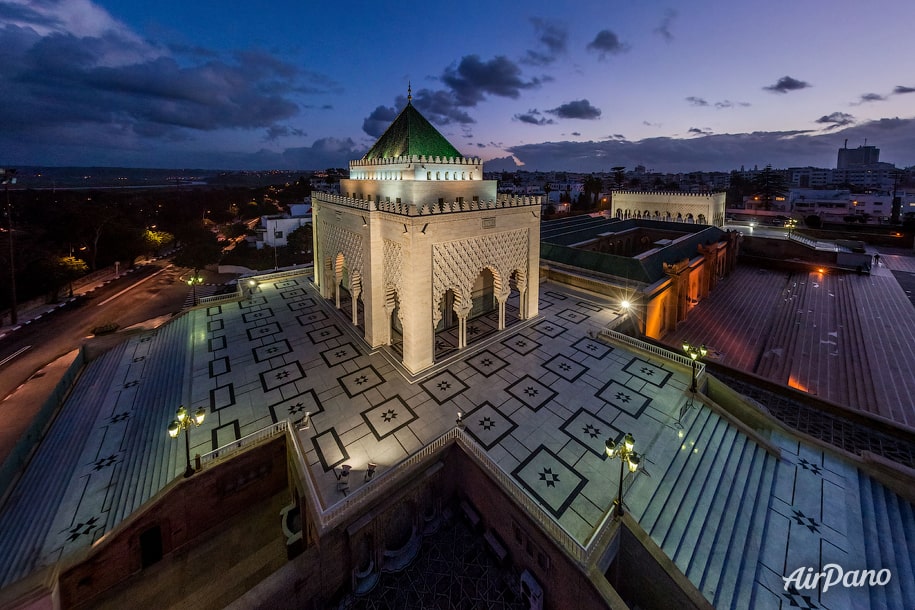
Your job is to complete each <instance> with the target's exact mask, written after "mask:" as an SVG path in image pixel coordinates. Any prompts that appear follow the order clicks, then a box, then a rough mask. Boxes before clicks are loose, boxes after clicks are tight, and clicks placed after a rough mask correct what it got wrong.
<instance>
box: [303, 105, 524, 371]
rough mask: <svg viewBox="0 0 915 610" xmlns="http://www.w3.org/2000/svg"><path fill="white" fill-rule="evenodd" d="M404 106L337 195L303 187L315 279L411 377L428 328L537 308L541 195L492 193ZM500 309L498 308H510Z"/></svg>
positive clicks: (502, 321)
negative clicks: (310, 210) (308, 201)
mask: <svg viewBox="0 0 915 610" xmlns="http://www.w3.org/2000/svg"><path fill="white" fill-rule="evenodd" d="M407 99H408V101H407V105H406V107H405V108H404V109H403V110H402V111H401V113H400V114H399V115H398V116H397V118H396V119H395V120H394V122H393V123H392V124H391V125H390V126H389V127H388V129H387V130H386V131H385V133H384V134H383V135H382V136H381V138H379V139H378V141H377V142H376V143H375V145H374V146H372V148H371V149H369V152H368V153H366V155H365V156H364V157H363V158H362V159H359V160H354V161H351V162H350V178H349V179H344V180H341V181H340V194H339V195H334V194H330V193H322V192H314V193H313V194H312V202H313V204H314V223H315V231H314V242H315V246H314V252H315V281H316V283H317V284H318V287H319V288H320V290H321V295H322V296H323V297H324V298H326V299H330V300H332V301H334V303H335V305H336V307H337V308H338V309H343V310H348V311H347V313H348V314H349V315H350V316H351V318H352V323H353V325H354V326H356V327H357V328H359V330H360V332H362V333H363V334H364V336H365V340H366V342H367V343H368V344H369V345H371V346H372V347H373V348H382V347H385V346H389V349H391V350H393V351H394V352H395V353H397V354H398V355H399V357H400V358H401V362H402V364H403V366H404V367H405V368H406V369H407V370H408V371H410V372H411V373H417V372H419V371H422V370H424V369H426V368H428V367H430V366H432V365H433V364H434V363H435V360H436V357H437V356H436V348H437V345H436V332H438V331H439V330H443V329H453V330H455V331H456V332H455V336H456V341H455V343H456V345H454V346H453V348H454V349H457V350H462V349H464V348H466V347H467V344H468V336H467V321H468V320H469V319H472V318H474V317H476V316H480V315H486V314H489V315H493V316H494V318H493V319H494V321H495V324H496V326H497V328H498V330H502V329H504V328H505V326H506V317H507V316H511V317H512V318H516V319H521V320H526V319H529V318H531V317H533V316H536V315H537V308H538V287H539V284H540V279H539V271H540V267H539V262H540V204H541V202H540V198H539V197H511V196H507V195H498V194H497V191H496V181H495V180H484V179H483V163H482V161H481V160H480V159H479V158H470V157H464V156H463V155H461V154H460V153H459V152H458V151H457V149H455V148H454V146H452V145H451V143H450V142H448V141H447V140H446V139H445V138H444V137H443V136H442V135H441V134H440V133H439V132H438V131H436V129H435V128H434V127H433V126H432V125H431V124H430V123H429V121H427V120H426V119H425V117H423V116H422V115H421V114H420V113H419V111H417V110H416V109H415V108H414V107H413V105H412V103H411V101H410V99H412V98H411V97H410V95H409V92H408V96H407ZM509 303H510V305H511V306H510V307H509V308H507V307H506V306H507V305H509Z"/></svg>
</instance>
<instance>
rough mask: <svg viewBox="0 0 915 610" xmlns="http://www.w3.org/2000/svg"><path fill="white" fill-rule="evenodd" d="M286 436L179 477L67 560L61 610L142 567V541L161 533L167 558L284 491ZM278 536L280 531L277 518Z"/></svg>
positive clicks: (62, 577) (87, 601)
mask: <svg viewBox="0 0 915 610" xmlns="http://www.w3.org/2000/svg"><path fill="white" fill-rule="evenodd" d="M285 451H286V437H285V436H283V435H280V436H277V437H276V438H275V439H274V440H272V441H270V442H268V443H264V444H261V445H258V446H255V447H253V448H252V449H250V450H249V451H246V452H244V453H242V454H240V455H238V456H237V457H236V458H235V459H233V460H228V461H227V462H225V463H223V464H220V465H219V466H216V467H213V468H210V469H206V470H204V471H202V472H199V473H197V474H195V475H194V476H193V477H191V478H188V479H183V478H179V479H177V480H175V481H174V482H172V483H171V484H170V485H168V486H167V487H166V488H165V489H163V490H162V491H161V492H159V494H157V495H156V496H155V497H154V498H153V499H152V500H150V501H149V502H147V503H146V504H145V505H144V506H143V507H142V508H141V509H140V510H139V511H137V512H136V513H134V514H133V515H131V516H130V517H129V518H128V519H127V520H126V521H124V522H122V523H121V524H120V525H118V526H117V527H115V528H114V530H112V531H110V532H108V533H107V534H106V535H105V536H103V537H102V539H101V540H100V541H99V542H98V543H96V545H95V546H94V547H92V548H89V549H86V550H85V551H83V552H82V553H80V554H78V555H76V556H74V557H72V558H71V559H69V560H65V562H64V565H63V566H62V567H61V568H60V578H59V581H58V587H59V595H60V604H61V607H64V608H73V607H78V606H86V605H91V600H92V599H93V598H94V597H96V596H97V595H99V594H101V593H103V592H104V591H106V590H108V589H109V588H111V587H114V586H117V585H118V584H119V583H121V582H122V581H124V580H126V579H127V578H128V577H130V576H132V575H134V574H136V573H137V572H139V571H141V570H142V569H143V568H144V566H143V559H142V553H143V549H142V548H141V542H140V540H141V536H144V535H147V532H151V531H154V530H155V529H156V528H158V530H159V540H160V545H161V554H162V556H166V555H169V554H170V553H173V552H175V551H176V550H178V549H181V548H182V547H185V546H186V545H189V544H193V543H194V542H195V540H196V539H197V538H198V537H199V536H201V535H202V534H205V533H206V532H208V531H210V530H212V529H213V528H218V527H220V526H221V525H222V524H223V523H224V522H225V521H227V520H228V519H229V518H231V517H232V516H234V515H236V514H239V513H241V512H243V511H244V510H245V509H246V508H247V507H249V506H250V505H252V504H255V503H256V502H258V501H259V500H260V499H262V498H265V497H269V496H272V495H274V494H276V493H278V492H279V491H281V490H283V489H285V488H286V486H287V485H286V468H285ZM276 527H277V533H279V531H280V522H279V516H277V522H276Z"/></svg>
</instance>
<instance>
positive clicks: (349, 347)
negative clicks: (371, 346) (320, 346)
mask: <svg viewBox="0 0 915 610" xmlns="http://www.w3.org/2000/svg"><path fill="white" fill-rule="evenodd" d="M359 355H360V354H359V350H358V349H356V346H355V345H353V344H352V343H344V344H343V345H338V346H337V347H332V348H330V349H326V350H324V351H323V352H321V358H323V359H324V362H325V363H326V364H327V367H328V368H333V367H335V366H337V365H338V364H343V363H344V362H349V361H350V360H353V359H355V358H358V357H359Z"/></svg>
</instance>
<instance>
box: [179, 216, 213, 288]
mask: <svg viewBox="0 0 915 610" xmlns="http://www.w3.org/2000/svg"><path fill="white" fill-rule="evenodd" d="M181 244H182V247H181V250H179V251H178V254H176V255H175V264H176V265H178V266H179V267H188V268H189V269H193V270H194V277H196V276H197V273H198V272H199V271H200V270H201V269H203V268H204V267H206V266H207V265H212V264H213V263H216V262H219V259H220V258H221V257H222V246H221V245H220V243H219V240H218V239H217V238H216V235H215V234H214V233H213V232H212V231H210V230H208V229H205V228H203V227H200V226H197V227H194V226H191V227H187V228H185V229H184V231H182V234H181Z"/></svg>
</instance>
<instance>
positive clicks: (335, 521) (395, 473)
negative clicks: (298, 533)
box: [289, 427, 586, 563]
mask: <svg viewBox="0 0 915 610" xmlns="http://www.w3.org/2000/svg"><path fill="white" fill-rule="evenodd" d="M289 436H291V441H292V444H293V445H294V446H295V448H296V451H295V453H297V454H298V455H299V456H302V455H304V453H303V452H302V447H301V445H300V442H299V439H298V435H297V434H296V433H295V430H294V428H292V427H290V428H289ZM455 442H456V443H457V444H458V445H459V446H460V447H461V449H462V450H464V453H465V454H467V455H468V456H470V457H471V459H473V460H474V462H476V463H477V465H479V466H480V467H481V468H482V469H483V470H484V471H486V473H487V474H488V475H489V476H490V477H491V478H492V479H493V480H494V481H495V482H496V483H497V484H498V485H499V487H500V488H501V489H502V490H503V492H505V493H506V494H507V495H508V496H510V497H511V498H512V499H513V500H514V501H515V502H516V503H517V504H518V505H520V506H521V507H522V509H523V510H525V511H526V512H527V513H528V515H529V516H530V517H531V518H532V519H533V520H534V521H536V522H537V523H538V524H539V525H540V527H541V528H542V529H543V530H544V532H545V533H546V534H548V535H550V536H551V537H552V538H553V540H555V541H556V542H557V544H559V546H560V547H561V548H562V549H563V550H565V551H566V553H568V555H569V556H570V557H571V558H572V559H574V560H575V561H578V562H582V563H583V562H584V561H585V559H586V552H585V548H584V547H583V546H582V545H581V544H580V543H579V542H578V541H576V540H575V538H573V537H572V535H571V534H569V533H568V532H567V531H565V529H563V528H562V526H561V525H559V523H557V522H556V521H555V520H554V519H553V518H552V517H550V516H549V515H548V514H547V513H546V511H545V510H544V509H543V508H542V507H540V506H539V505H538V504H537V503H536V502H535V501H534V500H533V499H532V498H531V497H530V496H528V495H527V494H526V493H524V491H522V490H521V489H520V488H519V487H518V485H517V484H515V483H514V482H513V481H512V479H511V478H510V477H509V475H507V474H506V473H505V472H504V471H503V470H502V469H501V468H499V466H498V465H497V464H496V463H495V462H494V461H493V460H492V458H490V457H489V456H488V455H487V454H486V452H485V451H483V449H481V448H480V447H479V445H477V444H476V443H475V442H474V441H473V439H471V438H470V437H469V436H467V434H466V433H465V432H464V431H463V430H461V429H458V428H450V429H449V430H447V431H446V432H444V433H443V434H442V435H441V436H439V437H438V438H436V439H435V440H433V441H432V442H431V443H429V444H427V445H426V446H424V447H423V448H422V449H420V450H419V451H417V452H416V453H414V454H413V455H411V456H409V457H407V458H405V459H404V460H402V461H400V462H398V463H397V464H395V465H394V466H392V467H391V468H389V469H388V470H386V471H385V472H384V473H382V474H381V475H379V476H377V477H375V479H373V483H372V485H366V486H363V487H360V488H359V489H358V490H356V491H355V492H353V493H351V494H349V495H348V496H346V497H345V498H344V499H343V500H341V501H339V502H337V503H336V504H334V505H333V506H331V507H329V508H327V509H322V508H321V506H320V505H319V503H320V500H319V499H320V498H321V495H320V493H319V491H318V484H317V482H316V481H315V480H314V476H313V475H312V472H311V469H310V468H308V466H307V464H305V463H304V461H302V460H301V459H300V460H299V468H300V469H302V470H304V473H303V475H304V476H303V477H302V478H304V479H305V485H306V487H307V488H308V493H309V495H310V496H311V497H312V498H314V499H315V501H316V503H315V521H316V526H317V529H318V531H319V532H320V533H321V534H323V533H324V532H326V531H328V530H329V529H331V528H334V527H336V526H337V525H340V524H341V523H342V522H343V521H344V520H345V519H347V518H348V517H353V516H355V515H357V514H358V513H359V511H360V509H362V507H364V506H365V505H366V504H368V503H369V502H372V501H374V500H376V499H377V498H378V497H380V496H383V495H385V494H386V493H387V492H388V491H389V490H390V489H396V488H397V485H398V483H400V482H401V481H403V480H404V479H406V478H408V477H410V476H412V475H413V474H414V473H416V472H417V471H418V470H420V469H421V468H422V467H423V466H425V465H426V464H428V463H429V462H431V461H432V460H433V459H434V458H435V457H436V456H438V455H439V454H440V453H441V452H442V451H443V450H444V449H446V448H447V447H448V446H450V445H451V444H453V443H455Z"/></svg>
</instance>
